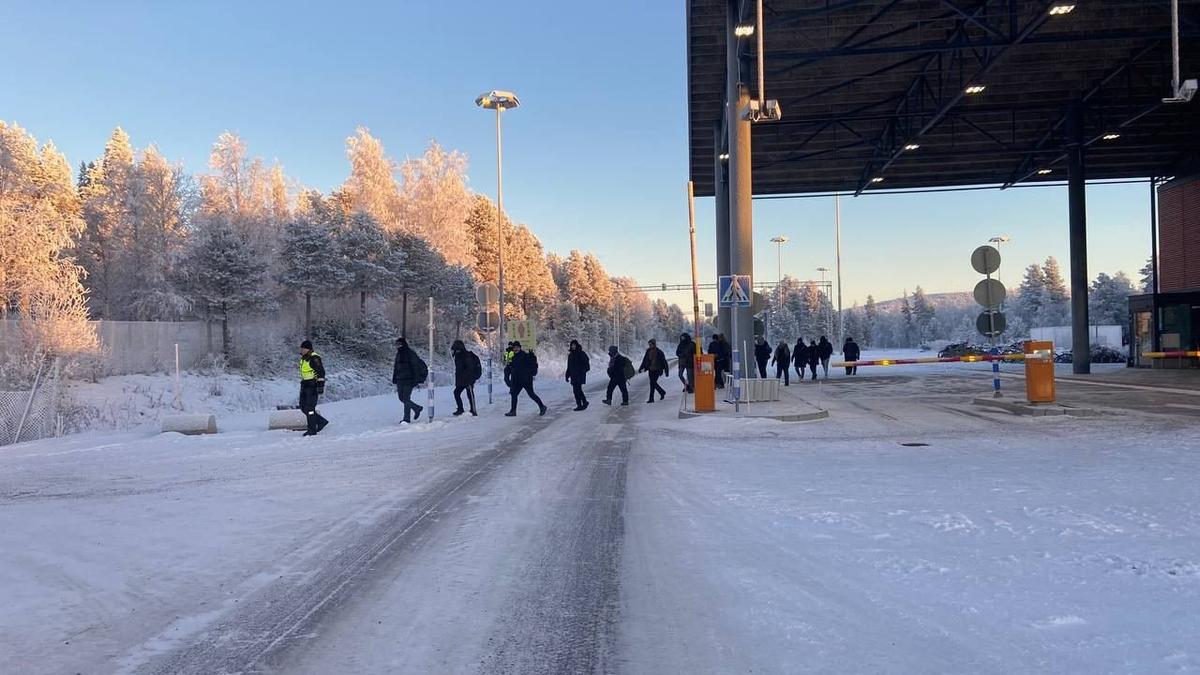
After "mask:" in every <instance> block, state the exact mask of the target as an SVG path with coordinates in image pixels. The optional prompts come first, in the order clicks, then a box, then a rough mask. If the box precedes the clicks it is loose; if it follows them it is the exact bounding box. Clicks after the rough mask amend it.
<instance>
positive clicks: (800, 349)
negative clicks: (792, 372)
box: [792, 338, 808, 380]
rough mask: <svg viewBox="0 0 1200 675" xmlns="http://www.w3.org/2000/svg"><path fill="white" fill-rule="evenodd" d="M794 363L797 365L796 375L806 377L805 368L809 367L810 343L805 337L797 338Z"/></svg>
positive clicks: (793, 357)
mask: <svg viewBox="0 0 1200 675" xmlns="http://www.w3.org/2000/svg"><path fill="white" fill-rule="evenodd" d="M792 363H793V364H795V366H796V377H798V378H800V379H801V380H803V379H804V370H805V368H807V367H808V345H806V344H804V338H796V348H795V349H793V350H792Z"/></svg>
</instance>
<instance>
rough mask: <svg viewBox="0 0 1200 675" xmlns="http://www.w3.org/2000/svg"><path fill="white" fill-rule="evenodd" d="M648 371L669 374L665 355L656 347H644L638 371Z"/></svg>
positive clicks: (669, 367)
mask: <svg viewBox="0 0 1200 675" xmlns="http://www.w3.org/2000/svg"><path fill="white" fill-rule="evenodd" d="M643 370H645V371H648V372H650V373H651V374H652V375H658V374H659V373H666V374H667V375H670V374H671V366H670V364H668V363H667V355H666V354H664V353H663V350H661V349H659V348H658V347H649V348H647V349H646V355H645V356H643V357H642V367H641V368H639V369H638V372H641V371H643Z"/></svg>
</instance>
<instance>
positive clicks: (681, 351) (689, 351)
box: [675, 340, 696, 370]
mask: <svg viewBox="0 0 1200 675" xmlns="http://www.w3.org/2000/svg"><path fill="white" fill-rule="evenodd" d="M675 356H677V357H679V368H680V369H681V370H690V369H691V368H693V367H695V364H696V343H695V342H692V341H691V340H684V341H682V342H680V343H679V346H678V347H676V348H675Z"/></svg>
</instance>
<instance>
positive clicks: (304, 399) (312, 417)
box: [300, 380, 329, 434]
mask: <svg viewBox="0 0 1200 675" xmlns="http://www.w3.org/2000/svg"><path fill="white" fill-rule="evenodd" d="M320 397H321V395H320V394H318V393H317V383H316V381H315V380H305V381H303V382H301V383H300V412H302V413H304V418H305V420H307V421H308V430H309V431H311V432H312V433H314V434H315V433H317V432H318V431H319V430H320V429H321V427H324V426H325V425H326V424H328V423H329V420H327V419H325V418H324V417H321V414H320V413H318V412H317V399H318V398H320Z"/></svg>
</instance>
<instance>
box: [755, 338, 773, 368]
mask: <svg viewBox="0 0 1200 675" xmlns="http://www.w3.org/2000/svg"><path fill="white" fill-rule="evenodd" d="M754 360H755V361H758V362H759V363H766V362H767V361H770V360H771V345H769V344H767V343H766V341H764V342H763V343H762V344H755V345H754Z"/></svg>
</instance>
